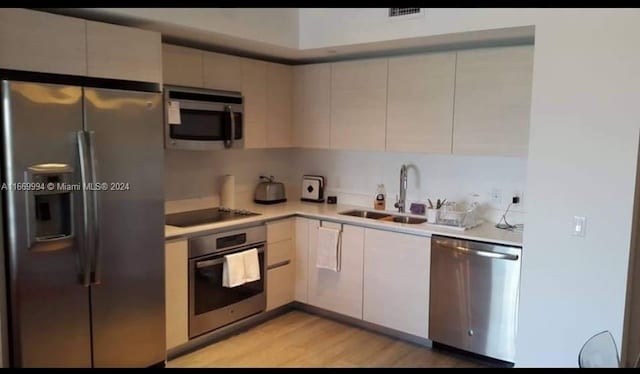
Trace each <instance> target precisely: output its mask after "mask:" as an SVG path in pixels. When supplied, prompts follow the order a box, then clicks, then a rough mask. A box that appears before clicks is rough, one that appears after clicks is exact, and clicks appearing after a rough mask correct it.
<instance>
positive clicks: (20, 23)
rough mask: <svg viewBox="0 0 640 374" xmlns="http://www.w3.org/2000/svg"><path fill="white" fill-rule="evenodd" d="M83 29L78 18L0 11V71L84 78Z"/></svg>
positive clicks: (29, 11)
mask: <svg viewBox="0 0 640 374" xmlns="http://www.w3.org/2000/svg"><path fill="white" fill-rule="evenodd" d="M85 28H86V22H85V20H83V19H79V18H72V17H65V16H58V15H54V14H49V13H45V12H37V11H32V10H27V9H20V8H3V9H0V68H3V69H14V70H27V71H39V72H44V73H58V74H70V75H87V34H86V30H85Z"/></svg>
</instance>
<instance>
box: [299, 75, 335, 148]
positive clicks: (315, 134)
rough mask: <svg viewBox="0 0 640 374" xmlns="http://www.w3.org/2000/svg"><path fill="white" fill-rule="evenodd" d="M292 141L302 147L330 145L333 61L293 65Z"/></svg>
mask: <svg viewBox="0 0 640 374" xmlns="http://www.w3.org/2000/svg"><path fill="white" fill-rule="evenodd" d="M292 102H293V143H294V144H295V145H296V146H297V147H301V148H329V147H330V144H329V142H330V139H329V135H330V126H331V110H330V108H331V64H311V65H299V66H296V67H294V68H293V101H292Z"/></svg>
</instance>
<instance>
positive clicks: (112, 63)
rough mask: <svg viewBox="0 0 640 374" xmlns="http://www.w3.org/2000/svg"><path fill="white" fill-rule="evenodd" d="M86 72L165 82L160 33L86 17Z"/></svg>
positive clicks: (91, 75) (112, 76)
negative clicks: (91, 19)
mask: <svg viewBox="0 0 640 374" xmlns="http://www.w3.org/2000/svg"><path fill="white" fill-rule="evenodd" d="M87 75H88V76H90V77H98V78H115V79H125V80H132V81H143V82H158V83H162V41H161V38H160V34H159V33H157V32H153V31H147V30H141V29H136V28H132V27H124V26H118V25H112V24H108V23H102V22H93V21H87Z"/></svg>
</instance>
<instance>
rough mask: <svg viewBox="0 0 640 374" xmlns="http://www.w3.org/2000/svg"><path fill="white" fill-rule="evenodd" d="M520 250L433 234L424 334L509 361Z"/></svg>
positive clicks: (516, 301)
mask: <svg viewBox="0 0 640 374" xmlns="http://www.w3.org/2000/svg"><path fill="white" fill-rule="evenodd" d="M521 251H522V249H521V248H519V247H510V246H503V245H497V244H488V243H483V242H476V241H469V240H461V239H454V238H448V237H444V236H437V235H434V236H432V237H431V282H430V292H431V294H430V304H429V339H431V340H432V341H433V342H436V343H442V344H444V345H447V346H451V347H455V348H458V349H462V350H465V351H469V352H473V353H476V354H480V355H483V356H487V357H490V358H494V359H498V360H502V361H507V362H511V363H513V362H514V358H515V338H516V329H517V322H518V293H519V288H520V257H521Z"/></svg>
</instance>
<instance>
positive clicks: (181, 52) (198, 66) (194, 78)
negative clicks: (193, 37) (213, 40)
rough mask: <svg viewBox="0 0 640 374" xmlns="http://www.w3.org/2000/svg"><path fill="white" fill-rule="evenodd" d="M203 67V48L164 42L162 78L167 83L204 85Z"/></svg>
mask: <svg viewBox="0 0 640 374" xmlns="http://www.w3.org/2000/svg"><path fill="white" fill-rule="evenodd" d="M203 69H204V67H203V52H202V51H201V50H199V49H193V48H186V47H180V46H177V45H172V44H162V78H163V81H164V83H165V84H170V85H174V86H187V87H202V86H203V85H204V81H203V74H202V72H203Z"/></svg>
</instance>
